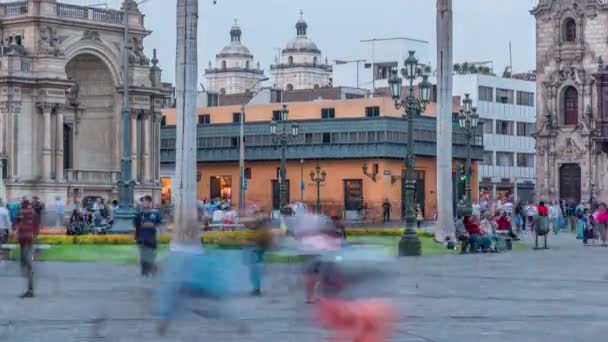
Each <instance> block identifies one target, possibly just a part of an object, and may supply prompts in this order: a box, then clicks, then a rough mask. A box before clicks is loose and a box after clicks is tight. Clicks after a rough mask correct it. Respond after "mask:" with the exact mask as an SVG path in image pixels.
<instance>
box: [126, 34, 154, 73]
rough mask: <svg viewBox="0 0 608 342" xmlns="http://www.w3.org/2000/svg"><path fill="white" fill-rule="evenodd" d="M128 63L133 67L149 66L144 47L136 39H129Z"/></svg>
mask: <svg viewBox="0 0 608 342" xmlns="http://www.w3.org/2000/svg"><path fill="white" fill-rule="evenodd" d="M128 49H129V63H130V64H135V65H144V66H146V65H149V64H150V59H149V58H148V57H146V55H145V54H144V45H143V43H142V41H141V40H140V39H139V38H137V37H131V39H130V41H129V47H128Z"/></svg>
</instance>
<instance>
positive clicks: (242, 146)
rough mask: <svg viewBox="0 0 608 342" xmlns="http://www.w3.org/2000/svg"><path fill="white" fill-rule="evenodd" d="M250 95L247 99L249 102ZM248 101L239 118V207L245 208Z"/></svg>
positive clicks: (249, 90)
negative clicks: (246, 109) (246, 116)
mask: <svg viewBox="0 0 608 342" xmlns="http://www.w3.org/2000/svg"><path fill="white" fill-rule="evenodd" d="M265 81H268V77H264V78H261V79H258V80H257V81H255V82H254V83H253V85H252V86H251V87H249V88H248V89H247V91H246V92H245V93H247V94H251V91H253V89H254V88H255V87H256V86H257V85H258V84H260V83H262V82H265ZM248 100H249V97H248V98H247V99H246V100H245V101H246V102H248ZM246 102H243V103H241V119H240V120H239V121H240V122H239V125H240V134H239V136H240V139H239V190H240V191H239V208H240V209H245V192H247V182H246V180H245V106H246V105H247V103H246Z"/></svg>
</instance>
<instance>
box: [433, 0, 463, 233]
mask: <svg viewBox="0 0 608 342" xmlns="http://www.w3.org/2000/svg"><path fill="white" fill-rule="evenodd" d="M453 37H454V36H453V27H452V0H437V67H438V69H437V102H438V104H437V105H438V106H437V107H438V108H437V214H438V215H437V223H436V226H435V239H436V240H438V241H442V242H443V241H444V239H445V238H446V237H450V238H452V239H453V238H454V235H455V231H456V227H455V226H454V210H453V198H454V197H453V193H452V87H453V85H452V82H453V77H454V75H453V73H452V70H453V68H454V65H453V63H454V59H453V55H452V53H453V46H452V43H453ZM460 68H461V70H463V69H464V65H461V67H460ZM465 70H466V69H465ZM452 241H454V240H452Z"/></svg>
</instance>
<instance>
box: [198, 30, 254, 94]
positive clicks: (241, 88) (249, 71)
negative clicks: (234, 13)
mask: <svg viewBox="0 0 608 342" xmlns="http://www.w3.org/2000/svg"><path fill="white" fill-rule="evenodd" d="M241 35H242V31H241V28H240V27H239V26H237V25H236V23H235V26H233V27H232V29H231V30H230V43H229V44H228V45H227V46H225V47H224V48H223V49H222V51H221V52H220V53H219V54H218V55H217V56H216V60H215V66H212V64H211V61H210V62H209V66H208V67H207V69H206V70H205V78H206V80H207V86H208V91H210V92H215V93H219V94H222V95H230V94H243V93H246V92H248V91H252V92H257V91H258V90H259V88H260V81H261V80H263V79H264V78H265V76H264V70H262V69H260V63H259V62H258V63H257V64H255V65H254V60H253V55H252V54H251V52H250V51H249V49H248V48H247V47H246V46H245V45H243V44H242V43H241Z"/></svg>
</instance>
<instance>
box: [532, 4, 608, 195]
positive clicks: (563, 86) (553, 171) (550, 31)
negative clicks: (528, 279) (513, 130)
mask: <svg viewBox="0 0 608 342" xmlns="http://www.w3.org/2000/svg"><path fill="white" fill-rule="evenodd" d="M532 14H533V15H534V16H535V17H536V28H537V33H536V36H537V43H536V44H537V48H536V54H537V70H536V72H537V104H538V105H537V134H536V149H537V185H536V189H537V196H538V198H539V199H557V198H560V199H572V200H575V201H579V200H590V199H591V198H599V199H602V200H606V199H607V198H608V177H606V175H607V174H608V155H607V153H608V144H607V142H608V69H607V68H606V65H605V64H604V62H603V60H604V59H606V58H608V45H607V44H606V41H608V3H607V2H606V1H600V0H559V1H558V0H539V1H538V2H537V5H536V6H535V7H534V9H533V10H532Z"/></svg>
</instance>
